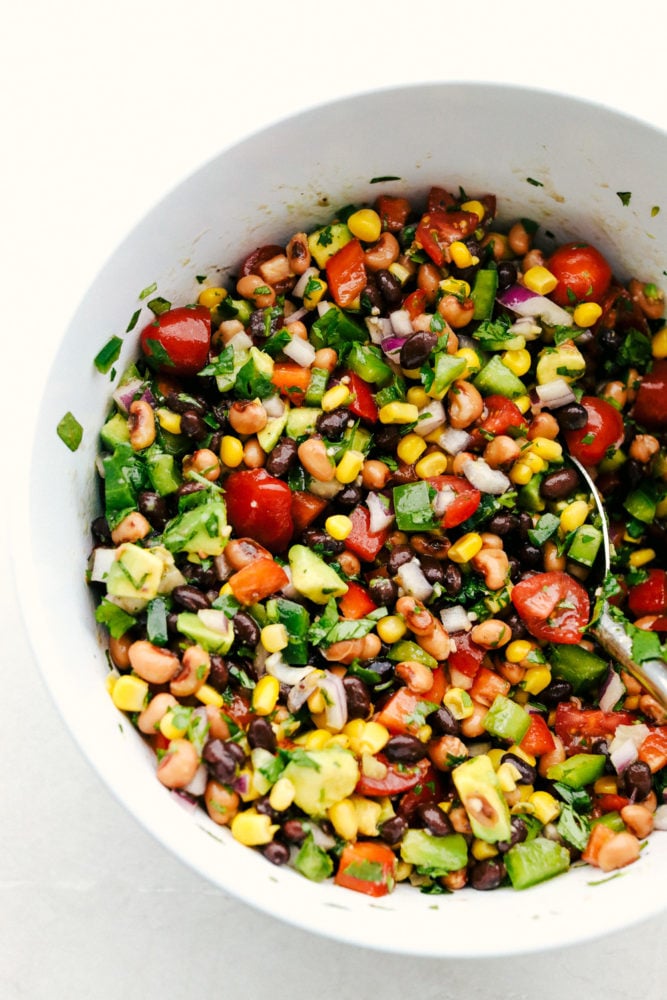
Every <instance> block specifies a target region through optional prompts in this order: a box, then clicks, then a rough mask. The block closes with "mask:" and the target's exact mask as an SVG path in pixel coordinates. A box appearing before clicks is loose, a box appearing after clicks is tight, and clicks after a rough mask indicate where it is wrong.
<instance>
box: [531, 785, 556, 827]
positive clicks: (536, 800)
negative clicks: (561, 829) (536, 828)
mask: <svg viewBox="0 0 667 1000" xmlns="http://www.w3.org/2000/svg"><path fill="white" fill-rule="evenodd" d="M528 801H529V802H530V804H531V805H532V807H533V815H534V816H536V817H537V819H539V821H540V823H551V821H552V820H554V819H555V818H556V816H558V814H559V813H560V805H559V803H558V802H557V801H556V799H555V798H554V797H553V795H550V794H549V792H533V794H532V795H531V796H530V798H529V799H528Z"/></svg>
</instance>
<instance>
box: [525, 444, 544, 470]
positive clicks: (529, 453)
mask: <svg viewBox="0 0 667 1000" xmlns="http://www.w3.org/2000/svg"><path fill="white" fill-rule="evenodd" d="M519 461H521V462H523V464H524V465H527V466H528V468H529V469H530V471H531V472H532V473H533V474H535V473H536V472H544V470H545V468H546V462H545V461H544V459H543V458H540V456H539V455H536V454H535V452H534V451H533V450H532V449H530V450H526V451H524V452H522V453H521V458H520V459H519Z"/></svg>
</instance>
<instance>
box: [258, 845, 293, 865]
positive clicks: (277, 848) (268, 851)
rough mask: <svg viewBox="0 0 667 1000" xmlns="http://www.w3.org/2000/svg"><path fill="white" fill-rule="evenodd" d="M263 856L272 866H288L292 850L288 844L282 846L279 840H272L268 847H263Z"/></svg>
mask: <svg viewBox="0 0 667 1000" xmlns="http://www.w3.org/2000/svg"><path fill="white" fill-rule="evenodd" d="M261 850H262V854H263V855H264V857H265V858H266V860H267V861H270V862H271V864H272V865H286V864H287V862H288V861H289V856H290V849H289V847H288V846H287V844H282V843H281V842H280V841H279V840H272V841H271V843H270V844H267V845H266V847H262V849H261Z"/></svg>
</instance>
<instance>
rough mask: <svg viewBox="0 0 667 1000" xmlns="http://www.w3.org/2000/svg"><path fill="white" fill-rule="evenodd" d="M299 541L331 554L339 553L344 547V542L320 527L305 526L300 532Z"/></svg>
mask: <svg viewBox="0 0 667 1000" xmlns="http://www.w3.org/2000/svg"><path fill="white" fill-rule="evenodd" d="M301 541H302V543H303V544H304V545H306V546H307V547H308V548H309V549H322V551H324V552H328V553H329V554H330V555H332V556H337V555H339V554H340V553H341V552H342V551H343V549H344V548H345V542H341V541H340V539H338V538H333V537H332V536H331V535H330V534H329V533H328V531H323V530H322V528H306V530H305V531H304V532H302V533H301Z"/></svg>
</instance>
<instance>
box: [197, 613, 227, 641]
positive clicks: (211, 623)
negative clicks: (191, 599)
mask: <svg viewBox="0 0 667 1000" xmlns="http://www.w3.org/2000/svg"><path fill="white" fill-rule="evenodd" d="M197 617H198V618H199V620H200V621H201V623H202V625H205V626H206V628H210V629H211V631H213V632H219V633H220V634H221V635H228V634H229V631H230V629H231V628H232V623H231V622H230V620H229V618H227V616H226V615H225V613H224V612H223V611H220V610H219V609H218V608H201V609H200V610H199V611H198V612H197Z"/></svg>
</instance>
